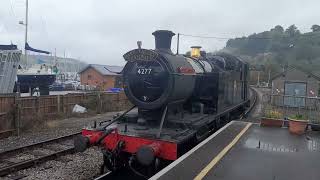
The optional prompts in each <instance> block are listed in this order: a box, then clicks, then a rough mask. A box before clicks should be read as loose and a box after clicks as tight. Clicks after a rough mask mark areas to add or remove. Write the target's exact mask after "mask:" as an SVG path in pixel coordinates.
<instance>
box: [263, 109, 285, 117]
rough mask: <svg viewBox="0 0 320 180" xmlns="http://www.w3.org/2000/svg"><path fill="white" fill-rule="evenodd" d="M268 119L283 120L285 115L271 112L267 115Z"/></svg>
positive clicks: (274, 111)
mask: <svg viewBox="0 0 320 180" xmlns="http://www.w3.org/2000/svg"><path fill="white" fill-rule="evenodd" d="M265 117H266V118H272V119H282V118H283V114H282V113H281V112H279V111H276V110H270V111H268V112H267V113H266V114H265Z"/></svg>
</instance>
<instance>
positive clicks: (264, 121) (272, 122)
mask: <svg viewBox="0 0 320 180" xmlns="http://www.w3.org/2000/svg"><path fill="white" fill-rule="evenodd" d="M282 124H283V120H282V119H274V118H267V117H262V118H261V122H260V125H261V126H266V127H282Z"/></svg>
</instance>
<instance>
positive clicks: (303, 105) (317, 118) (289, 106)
mask: <svg viewBox="0 0 320 180" xmlns="http://www.w3.org/2000/svg"><path fill="white" fill-rule="evenodd" d="M262 102H263V103H262V104H263V115H266V114H267V113H268V112H270V111H274V112H279V113H280V114H281V115H282V116H283V117H284V118H288V117H290V116H295V115H302V116H303V117H305V118H306V119H308V120H309V121H310V122H311V123H316V124H320V98H318V97H307V96H292V95H278V94H264V95H263V97H262Z"/></svg>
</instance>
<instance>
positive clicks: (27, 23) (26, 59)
mask: <svg viewBox="0 0 320 180" xmlns="http://www.w3.org/2000/svg"><path fill="white" fill-rule="evenodd" d="M25 18H26V19H25V21H26V22H25V27H26V30H25V37H24V56H25V57H24V59H25V61H26V67H27V66H28V51H27V49H26V45H27V43H28V25H29V22H28V0H26V17H25Z"/></svg>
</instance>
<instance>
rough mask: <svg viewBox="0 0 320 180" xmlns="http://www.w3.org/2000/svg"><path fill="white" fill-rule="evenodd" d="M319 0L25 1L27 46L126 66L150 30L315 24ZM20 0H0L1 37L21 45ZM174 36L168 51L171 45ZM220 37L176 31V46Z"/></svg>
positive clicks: (229, 32)
mask: <svg viewBox="0 0 320 180" xmlns="http://www.w3.org/2000/svg"><path fill="white" fill-rule="evenodd" d="M319 7H320V1H318V0H306V1H301V0H223V1H222V0H198V1H196V0H29V33H28V36H29V37H28V42H29V44H30V46H32V47H34V48H39V49H43V50H48V51H51V52H54V50H55V49H56V53H57V56H64V55H66V57H71V58H77V59H80V60H82V61H84V62H87V63H95V64H107V65H124V64H125V61H124V59H123V58H122V55H123V54H125V53H126V52H127V51H130V50H131V49H134V48H136V47H137V43H136V42H137V41H139V40H140V41H142V48H146V49H154V37H153V36H152V34H151V33H152V32H154V31H155V30H158V29H167V30H171V31H173V32H175V33H176V34H177V33H182V34H191V35H201V36H217V37H227V38H229V37H230V38H233V37H242V36H247V35H250V34H252V33H255V32H262V31H265V30H270V29H271V28H273V27H274V26H276V25H278V24H279V25H282V26H283V27H284V28H287V27H288V26H289V25H291V24H295V25H296V26H297V27H298V28H299V30H300V31H302V32H308V31H310V27H311V26H312V25H313V24H320V11H319ZM24 16H25V0H0V44H10V43H13V44H17V45H18V48H20V49H22V48H23V44H24V26H22V25H19V21H21V20H24ZM176 37H177V36H175V37H174V38H173V42H172V50H173V51H174V52H175V51H176ZM225 43H226V40H221V39H219V40H217V39H201V38H193V37H185V36H181V38H180V52H182V53H183V52H186V51H188V50H189V48H190V46H193V45H200V46H202V48H203V50H206V51H216V50H219V49H221V48H223V47H224V46H225Z"/></svg>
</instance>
